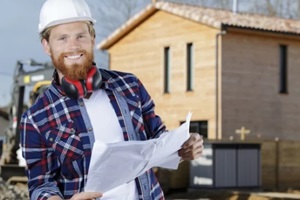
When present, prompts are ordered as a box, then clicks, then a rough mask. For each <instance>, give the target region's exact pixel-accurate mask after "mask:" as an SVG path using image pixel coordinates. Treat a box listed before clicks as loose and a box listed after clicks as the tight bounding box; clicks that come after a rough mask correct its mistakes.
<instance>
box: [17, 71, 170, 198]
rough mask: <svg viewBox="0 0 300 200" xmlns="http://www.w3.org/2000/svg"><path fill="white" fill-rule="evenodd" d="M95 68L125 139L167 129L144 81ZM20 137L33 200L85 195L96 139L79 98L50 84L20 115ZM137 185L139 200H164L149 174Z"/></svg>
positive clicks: (154, 178) (54, 82)
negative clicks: (78, 194) (66, 93)
mask: <svg viewBox="0 0 300 200" xmlns="http://www.w3.org/2000/svg"><path fill="white" fill-rule="evenodd" d="M99 70H100V73H101V75H102V85H101V88H102V89H105V91H106V92H107V94H108V97H109V99H110V102H111V104H112V106H113V108H114V110H115V112H116V115H117V117H118V120H119V124H120V126H121V128H122V130H123V136H124V139H125V140H126V141H127V140H148V139H151V138H155V137H159V135H160V134H161V133H163V132H164V131H165V126H164V125H163V124H162V121H161V119H160V117H158V116H157V115H156V114H155V112H154V103H153V101H152V100H151V98H150V96H149V94H148V93H147V91H146V89H145V88H144V86H143V85H142V83H141V82H140V81H139V80H138V79H137V78H136V77H135V76H134V75H132V74H128V73H122V72H117V71H110V70H104V69H99ZM95 112H100V111H95ZM20 134H21V146H22V155H23V157H24V158H25V160H26V163H27V170H26V173H27V176H28V188H29V193H30V197H31V199H34V200H44V199H48V198H49V197H50V196H53V195H58V196H60V197H62V198H63V199H69V198H71V197H72V196H73V195H74V194H76V193H78V192H82V191H84V186H85V183H86V179H87V173H88V169H89V163H90V158H91V150H92V147H93V143H94V140H95V139H94V133H93V129H92V126H91V122H90V120H89V117H88V114H87V111H86V109H85V106H84V102H83V100H82V99H70V98H68V97H66V96H65V95H64V94H63V92H62V89H61V86H59V85H57V84H56V81H53V82H52V84H51V85H50V86H49V88H48V89H47V90H46V91H45V92H44V94H43V95H41V96H40V97H39V98H38V100H37V101H36V103H35V104H34V105H33V106H32V107H31V108H30V109H28V110H27V111H26V112H25V113H24V114H23V115H22V118H21V124H20ZM125 173H126V172H125ZM108 176H109V175H108ZM99 181H101V180H99ZM135 182H136V186H137V189H138V194H139V199H140V200H142V199H144V200H148V199H149V200H150V199H164V197H163V192H162V189H161V187H160V185H159V183H158V182H157V179H156V177H155V174H154V173H153V171H152V170H149V171H147V172H146V173H144V174H143V175H141V176H140V177H138V178H136V179H135ZM99 192H101V191H99Z"/></svg>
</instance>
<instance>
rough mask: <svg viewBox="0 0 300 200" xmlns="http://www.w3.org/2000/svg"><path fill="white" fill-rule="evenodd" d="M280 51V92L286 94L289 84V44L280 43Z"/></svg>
mask: <svg viewBox="0 0 300 200" xmlns="http://www.w3.org/2000/svg"><path fill="white" fill-rule="evenodd" d="M279 53H280V57H279V59H280V60H279V65H280V66H279V67H280V70H279V73H280V74H279V92H280V93H281V94H286V93H288V85H287V81H288V75H287V71H288V70H287V67H288V66H287V64H288V63H287V59H288V58H287V53H288V52H287V46H286V45H280V46H279Z"/></svg>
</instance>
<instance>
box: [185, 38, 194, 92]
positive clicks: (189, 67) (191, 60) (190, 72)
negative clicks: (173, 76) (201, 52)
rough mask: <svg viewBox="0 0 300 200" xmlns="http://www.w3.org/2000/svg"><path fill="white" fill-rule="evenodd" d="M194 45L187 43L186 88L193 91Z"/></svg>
mask: <svg viewBox="0 0 300 200" xmlns="http://www.w3.org/2000/svg"><path fill="white" fill-rule="evenodd" d="M193 50H194V45H193V43H188V44H187V45H186V67H187V71H186V73H187V75H186V90H187V91H193V68H194V66H193V64H194V51H193Z"/></svg>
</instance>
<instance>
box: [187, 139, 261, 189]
mask: <svg viewBox="0 0 300 200" xmlns="http://www.w3.org/2000/svg"><path fill="white" fill-rule="evenodd" d="M260 168H261V166H260V144H248V143H247V144H246V143H206V144H204V150H203V155H202V156H201V157H200V158H199V159H197V160H194V161H191V163H190V187H193V188H204V187H205V188H240V187H249V188H250V187H251V188H257V187H260V186H261V181H260V180H261V174H260V170H261V169H260Z"/></svg>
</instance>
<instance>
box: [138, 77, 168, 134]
mask: <svg viewBox="0 0 300 200" xmlns="http://www.w3.org/2000/svg"><path fill="white" fill-rule="evenodd" d="M138 85H139V92H140V98H141V104H142V115H143V119H144V126H145V129H146V132H147V135H148V136H149V137H150V138H157V137H159V136H160V135H161V134H162V133H163V132H165V131H166V127H165V125H164V124H163V123H162V120H161V118H160V117H159V116H158V115H156V113H155V110H154V109H155V104H154V102H153V100H152V99H151V96H150V95H149V93H148V92H147V90H146V88H145V87H144V85H143V84H142V82H141V81H140V80H138Z"/></svg>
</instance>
